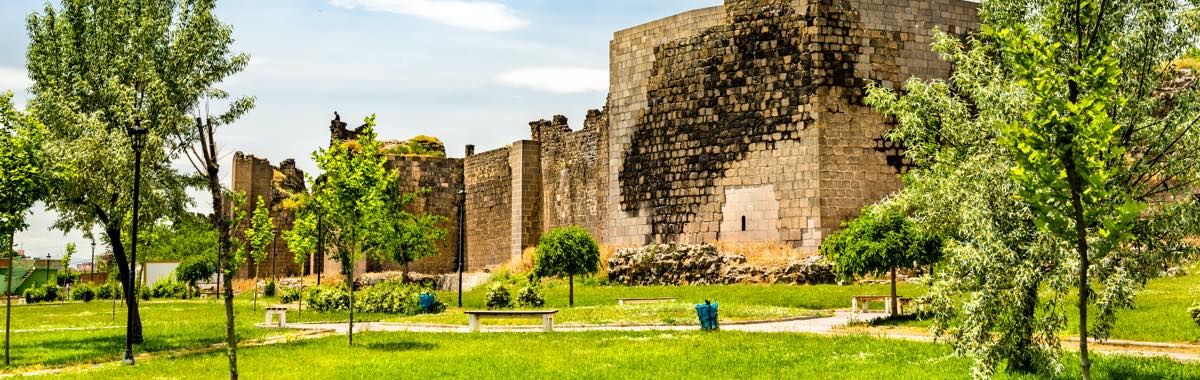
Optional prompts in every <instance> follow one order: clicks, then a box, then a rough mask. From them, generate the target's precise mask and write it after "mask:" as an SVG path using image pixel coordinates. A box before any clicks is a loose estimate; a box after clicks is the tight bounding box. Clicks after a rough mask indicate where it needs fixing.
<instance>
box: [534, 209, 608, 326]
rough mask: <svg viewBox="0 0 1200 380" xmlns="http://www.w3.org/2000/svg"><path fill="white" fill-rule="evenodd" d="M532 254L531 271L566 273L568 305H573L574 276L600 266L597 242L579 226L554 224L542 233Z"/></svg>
mask: <svg viewBox="0 0 1200 380" xmlns="http://www.w3.org/2000/svg"><path fill="white" fill-rule="evenodd" d="M534 255H535V256H534V257H535V259H534V264H533V273H534V274H536V275H537V276H563V275H566V276H567V283H568V286H569V287H570V290H569V291H568V297H569V301H568V305H570V306H571V307H575V276H582V275H585V274H592V273H596V269H597V268H598V267H599V266H600V245H599V244H598V243H596V239H593V238H592V235H591V234H589V233H588V232H587V230H585V229H583V228H582V227H579V226H570V227H566V228H561V227H560V228H555V229H552V230H550V232H547V233H546V234H544V235H542V238H541V240H540V241H538V246H537V251H535V253H534Z"/></svg>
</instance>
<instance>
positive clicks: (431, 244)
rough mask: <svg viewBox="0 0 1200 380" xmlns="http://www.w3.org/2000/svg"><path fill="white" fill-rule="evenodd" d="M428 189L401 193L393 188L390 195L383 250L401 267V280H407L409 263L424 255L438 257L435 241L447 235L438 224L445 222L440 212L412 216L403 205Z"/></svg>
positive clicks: (436, 242)
mask: <svg viewBox="0 0 1200 380" xmlns="http://www.w3.org/2000/svg"><path fill="white" fill-rule="evenodd" d="M428 193H429V191H428V189H425V190H422V191H418V192H415V193H411V194H401V193H400V191H399V190H396V189H393V192H392V194H393V195H392V196H391V197H390V198H389V201H390V207H391V209H392V214H391V217H390V218H389V220H388V222H389V227H391V229H392V231H390V232H389V233H388V234H387V236H386V238H387V240H386V242H385V246H384V247H381V249H383V250H384V251H385V252H390V253H391V259H392V260H393V261H395V262H396V263H399V264H400V265H403V266H404V280H405V281H408V265H409V264H410V263H412V262H414V261H417V260H420V259H421V258H423V257H430V256H437V254H438V244H439V243H440V242H441V241H442V240H444V239H445V238H446V230H445V229H443V228H441V227H439V226H438V225H439V224H441V223H444V222H446V221H447V220H448V219H446V218H445V217H443V216H440V215H433V214H429V213H423V214H419V215H414V214H412V213H410V212H408V211H407V210H406V209H405V207H406V206H407V205H408V204H410V203H412V201H414V200H416V198H417V197H419V196H422V195H425V194H428Z"/></svg>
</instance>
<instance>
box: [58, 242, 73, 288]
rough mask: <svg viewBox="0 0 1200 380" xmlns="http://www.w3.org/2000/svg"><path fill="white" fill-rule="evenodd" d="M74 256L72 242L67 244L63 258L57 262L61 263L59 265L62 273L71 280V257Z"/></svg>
mask: <svg viewBox="0 0 1200 380" xmlns="http://www.w3.org/2000/svg"><path fill="white" fill-rule="evenodd" d="M74 255H75V243H74V242H71V243H67V246H66V248H65V249H64V250H63V257H62V259H60V260H59V261H60V262H61V263H60V264H62V268H63V273H65V274H67V275H68V276H67V278H71V277H70V273H71V256H74ZM73 281H74V280H72V281H68V282H73Z"/></svg>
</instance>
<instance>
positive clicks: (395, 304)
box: [354, 281, 423, 315]
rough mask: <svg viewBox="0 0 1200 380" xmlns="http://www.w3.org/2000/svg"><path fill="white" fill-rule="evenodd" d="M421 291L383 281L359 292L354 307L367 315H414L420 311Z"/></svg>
mask: <svg viewBox="0 0 1200 380" xmlns="http://www.w3.org/2000/svg"><path fill="white" fill-rule="evenodd" d="M422 291H423V289H421V288H420V287H417V286H413V285H408V284H402V283H399V282H396V281H384V282H381V283H378V284H375V285H374V286H371V287H369V288H367V289H365V290H363V291H361V292H359V296H358V297H356V298H355V305H354V306H356V307H357V308H358V310H361V311H364V312H367V313H391V314H404V315H416V314H420V313H421V311H422V310H421V306H420V295H421V292H422Z"/></svg>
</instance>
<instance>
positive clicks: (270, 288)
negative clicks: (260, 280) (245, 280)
mask: <svg viewBox="0 0 1200 380" xmlns="http://www.w3.org/2000/svg"><path fill="white" fill-rule="evenodd" d="M277 287H278V286H277V285H275V281H268V282H267V285H265V286H263V297H274V296H275V290H276V288H277Z"/></svg>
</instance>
